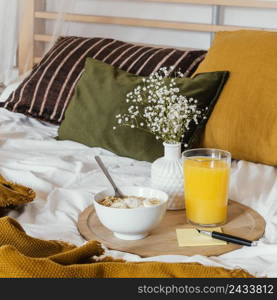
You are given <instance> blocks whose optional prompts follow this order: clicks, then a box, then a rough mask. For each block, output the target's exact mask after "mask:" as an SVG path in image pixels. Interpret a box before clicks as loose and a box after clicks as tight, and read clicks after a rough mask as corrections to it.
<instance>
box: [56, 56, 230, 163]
mask: <svg viewBox="0 0 277 300" xmlns="http://www.w3.org/2000/svg"><path fill="white" fill-rule="evenodd" d="M142 78H143V77H141V76H136V75H133V74H130V73H128V72H125V71H122V70H120V69H118V68H116V67H113V66H110V65H108V64H105V63H103V62H101V61H98V60H95V59H92V58H87V60H86V65H85V70H84V72H83V74H82V76H81V78H80V80H79V82H78V84H77V86H76V89H75V93H74V95H73V98H72V100H71V102H70V104H69V106H68V107H67V110H66V112H65V119H64V121H63V122H62V124H61V126H60V128H59V136H58V139H59V140H73V141H76V142H79V143H82V144H85V145H88V146H91V147H101V148H105V149H107V150H110V151H112V152H114V153H116V154H118V155H120V156H127V157H131V158H135V159H138V160H145V161H149V162H152V161H154V160H155V159H156V158H158V157H160V156H162V155H163V145H162V141H159V140H156V139H155V137H154V135H152V134H150V133H147V132H145V131H142V130H139V129H136V128H135V129H131V128H129V127H117V129H116V130H113V126H115V125H116V119H115V116H116V115H117V114H120V113H123V112H126V111H127V109H128V107H129V104H128V103H126V102H125V97H126V95H127V93H129V92H130V91H132V90H133V89H134V88H135V87H136V86H137V85H138V84H140V83H141V81H142ZM227 78H228V72H226V71H222V72H221V71H219V72H211V73H203V74H198V75H197V76H196V77H195V78H178V79H177V84H178V87H179V88H180V91H181V92H182V93H183V94H184V95H185V96H187V97H193V98H195V99H197V100H198V104H199V105H200V107H206V106H207V107H208V111H207V115H206V116H207V117H208V116H209V115H210V113H211V112H212V109H213V107H214V105H215V103H216V100H217V98H218V96H219V94H220V91H221V90H222V88H223V86H224V83H225V82H226V79H227ZM206 121H207V120H206V119H203V120H202V121H201V122H200V123H199V124H198V125H196V124H192V126H191V129H190V131H189V132H187V134H186V135H185V138H184V141H183V143H186V144H188V145H189V147H191V146H193V145H194V144H195V142H196V141H197V136H199V134H200V130H201V128H202V127H203V126H204V125H205V123H206ZM201 131H202V130H201Z"/></svg>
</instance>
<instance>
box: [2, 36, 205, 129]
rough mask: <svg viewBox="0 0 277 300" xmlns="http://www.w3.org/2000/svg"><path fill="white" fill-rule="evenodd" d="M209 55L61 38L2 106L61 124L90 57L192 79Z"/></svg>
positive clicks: (130, 69) (143, 72)
mask: <svg viewBox="0 0 277 300" xmlns="http://www.w3.org/2000/svg"><path fill="white" fill-rule="evenodd" d="M205 54H206V51H204V50H188V51H182V50H177V49H172V48H156V47H150V46H139V45H135V44H130V43H126V42H122V41H118V40H114V39H107V38H84V37H74V36H69V37H61V38H60V39H59V40H58V41H57V42H56V44H55V45H54V46H53V47H52V49H51V50H50V51H49V52H48V53H47V54H46V55H45V56H44V57H43V59H42V60H41V62H40V63H39V64H38V65H36V66H35V67H34V68H33V70H32V72H31V74H30V75H29V76H28V77H27V78H26V79H25V80H24V81H23V82H22V83H21V84H20V86H19V87H18V88H17V89H16V90H15V91H14V92H13V93H12V94H11V95H10V96H9V98H8V100H7V101H6V102H5V103H2V104H1V106H3V107H4V108H6V109H8V110H11V111H14V112H19V113H23V114H25V115H29V116H32V117H34V118H38V119H41V120H44V121H47V122H50V123H54V124H60V123H61V121H62V120H63V118H64V113H65V110H66V107H67V105H68V103H69V101H70V99H71V97H72V95H73V92H74V88H75V86H76V83H77V81H78V80H79V78H80V76H81V74H82V71H83V68H84V65H85V60H86V58H87V57H92V58H95V59H98V60H101V61H103V62H105V63H108V64H110V65H113V66H116V67H118V68H120V69H122V70H125V71H128V72H130V73H133V74H137V75H142V76H148V75H150V74H151V73H152V72H153V71H156V70H158V69H159V68H160V67H163V66H167V67H169V66H175V68H174V69H173V71H172V75H173V76H174V72H175V71H177V70H180V71H181V72H182V73H184V74H185V75H186V76H187V77H189V76H190V75H191V74H192V73H193V72H194V71H195V69H196V68H197V66H198V65H199V63H200V62H201V61H202V60H203V58H204V56H205Z"/></svg>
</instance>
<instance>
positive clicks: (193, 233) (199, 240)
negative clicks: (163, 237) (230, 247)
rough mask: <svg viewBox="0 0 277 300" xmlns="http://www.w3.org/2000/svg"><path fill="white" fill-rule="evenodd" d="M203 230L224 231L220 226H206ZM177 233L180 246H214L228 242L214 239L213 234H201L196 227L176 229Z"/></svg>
mask: <svg viewBox="0 0 277 300" xmlns="http://www.w3.org/2000/svg"><path fill="white" fill-rule="evenodd" d="M199 229H201V228H199ZM203 230H206V231H217V232H222V230H221V228H220V227H216V228H205V229H203ZM176 234H177V240H178V245H179V247H185V246H186V247H189V246H191V247H192V246H193V247H194V246H214V245H226V244H227V243H226V242H224V241H221V240H217V239H214V238H212V237H211V236H207V235H204V234H200V233H199V232H198V231H197V230H196V229H195V228H182V229H176Z"/></svg>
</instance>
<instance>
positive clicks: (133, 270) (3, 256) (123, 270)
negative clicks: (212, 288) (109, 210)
mask: <svg viewBox="0 0 277 300" xmlns="http://www.w3.org/2000/svg"><path fill="white" fill-rule="evenodd" d="M103 253H104V250H103V249H102V247H101V245H100V243H99V242H97V241H90V242H88V243H86V244H85V245H83V246H81V247H76V246H74V245H71V244H68V243H65V242H60V241H45V240H40V239H36V238H33V237H30V236H28V235H27V234H26V233H25V232H24V230H23V228H22V227H21V226H20V224H19V223H18V222H17V221H15V220H14V219H12V218H9V217H3V218H0V277H1V278H18V277H20V278H22V277H29V278H99V277H101V278H112V277H124V278H126V277H131V278H135V277H146V278H147V277H159V278H162V277H183V278H185V277H186V278H201V277H205V278H210V277H229V278H238V277H239V278H247V277H253V276H251V275H250V274H249V273H247V272H245V271H243V270H226V269H224V268H218V267H206V266H202V265H200V264H197V263H159V262H145V263H129V262H125V261H121V260H115V259H113V258H111V257H105V258H101V257H100V256H101V255H102V254H103Z"/></svg>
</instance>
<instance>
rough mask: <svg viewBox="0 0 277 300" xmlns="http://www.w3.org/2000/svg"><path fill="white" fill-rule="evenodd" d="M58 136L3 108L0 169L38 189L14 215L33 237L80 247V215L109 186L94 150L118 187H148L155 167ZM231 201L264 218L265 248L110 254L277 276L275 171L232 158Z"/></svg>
mask: <svg viewBox="0 0 277 300" xmlns="http://www.w3.org/2000/svg"><path fill="white" fill-rule="evenodd" d="M56 134H57V127H56V126H49V125H46V124H43V123H42V122H39V121H37V120H34V119H31V118H27V117H25V116H23V115H21V114H16V113H12V112H9V111H7V110H5V109H0V174H2V175H3V176H5V177H6V178H7V179H10V180H13V181H15V182H18V183H21V184H24V185H26V186H30V187H32V188H33V189H34V190H35V191H36V193H37V198H36V200H35V201H34V202H33V203H30V204H28V206H27V207H26V209H25V210H24V212H23V213H21V214H20V215H14V217H16V218H17V220H18V221H19V222H20V223H21V225H22V226H23V228H24V229H25V230H26V232H27V233H28V234H30V235H31V236H34V237H37V238H41V239H57V240H64V241H69V242H71V243H74V244H76V245H81V244H83V243H85V240H84V239H83V238H82V237H81V236H80V234H79V233H78V230H77V228H76V222H77V219H78V215H79V214H80V212H82V211H83V210H84V209H85V208H86V207H87V206H89V205H91V204H92V193H96V192H98V191H100V190H102V189H103V188H105V187H106V186H108V185H109V183H108V182H107V180H106V178H105V177H104V176H103V175H102V173H101V171H100V170H99V169H98V168H97V166H96V163H95V162H94V159H93V157H94V155H96V154H97V155H100V156H101V158H102V159H103V161H104V163H105V164H106V165H107V166H108V167H109V171H110V172H111V174H112V176H113V177H114V178H115V180H116V182H117V183H118V184H119V185H120V184H128V185H149V176H150V164H149V163H146V162H139V161H136V160H132V159H129V158H123V157H119V156H116V155H114V154H113V153H111V152H108V151H106V150H104V149H101V148H89V147H86V146H84V145H81V144H78V143H75V142H71V141H56V140H55V139H54V138H53V137H55V136H56ZM230 198H231V199H233V200H236V201H239V202H241V203H243V204H246V205H248V206H250V207H252V208H254V209H255V210H257V211H258V212H259V213H260V214H261V215H262V216H263V217H264V218H265V220H266V222H267V226H266V231H265V235H264V237H263V238H262V239H261V241H260V244H259V246H257V247H243V248H241V249H239V250H236V251H232V252H229V253H227V254H224V255H221V256H218V257H209V258H208V257H204V256H200V255H196V256H192V257H187V256H180V255H167V256H157V257H151V258H144V259H142V258H140V257H139V256H136V255H133V254H128V253H123V252H118V251H110V250H107V254H108V255H113V256H115V257H122V258H124V259H127V260H129V261H153V260H155V261H163V262H199V263H202V264H205V265H213V266H223V267H225V268H230V269H232V268H243V269H245V270H248V271H249V272H250V273H252V274H253V275H256V276H268V277H277V168H274V167H270V166H265V165H261V164H254V163H249V162H245V161H238V162H233V164H232V176H231V187H230ZM157 247H158V245H157Z"/></svg>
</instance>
